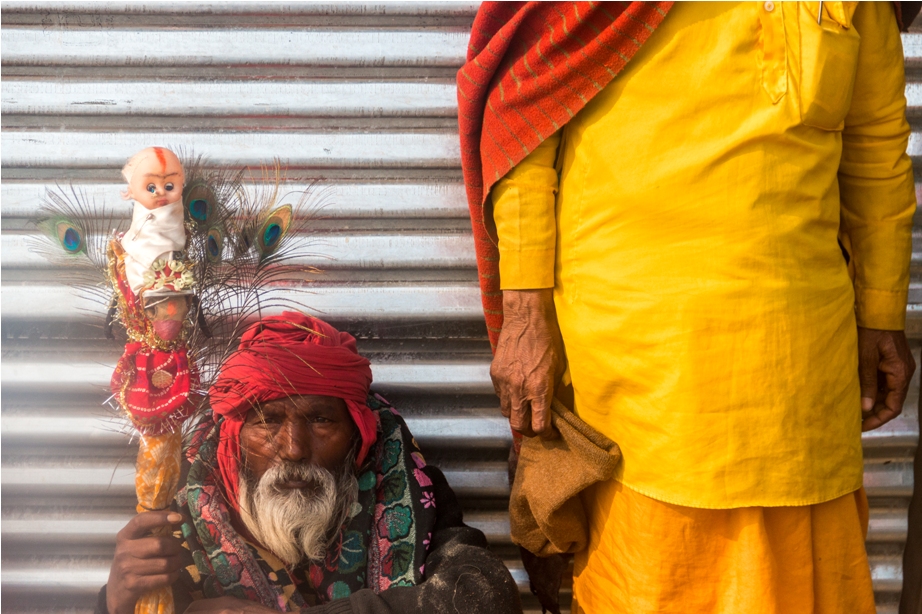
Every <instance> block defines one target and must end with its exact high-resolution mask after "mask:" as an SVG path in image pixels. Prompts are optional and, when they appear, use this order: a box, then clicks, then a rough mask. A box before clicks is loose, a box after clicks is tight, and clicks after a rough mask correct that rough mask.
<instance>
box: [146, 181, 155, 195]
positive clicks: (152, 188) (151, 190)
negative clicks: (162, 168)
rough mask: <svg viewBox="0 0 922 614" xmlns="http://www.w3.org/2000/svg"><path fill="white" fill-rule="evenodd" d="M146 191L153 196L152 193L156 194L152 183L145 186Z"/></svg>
mask: <svg viewBox="0 0 922 614" xmlns="http://www.w3.org/2000/svg"><path fill="white" fill-rule="evenodd" d="M147 191H148V192H150V193H151V194H154V193H156V192H157V186H155V185H154V184H152V183H148V184H147Z"/></svg>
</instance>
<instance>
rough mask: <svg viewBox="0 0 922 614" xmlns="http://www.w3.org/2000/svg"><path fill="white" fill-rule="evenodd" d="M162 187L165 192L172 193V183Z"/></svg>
mask: <svg viewBox="0 0 922 614" xmlns="http://www.w3.org/2000/svg"><path fill="white" fill-rule="evenodd" d="M163 187H164V188H165V189H166V191H167V192H172V191H173V184H172V183H168V184H166V185H165V186H163Z"/></svg>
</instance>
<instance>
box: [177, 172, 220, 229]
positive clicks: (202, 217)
mask: <svg viewBox="0 0 922 614" xmlns="http://www.w3.org/2000/svg"><path fill="white" fill-rule="evenodd" d="M183 202H184V203H185V205H186V213H187V214H188V217H189V219H190V220H192V221H193V222H195V224H196V225H197V226H199V227H207V226H208V225H210V224H212V223H213V222H214V219H213V218H214V212H215V210H216V209H215V203H216V198H215V193H214V191H213V190H212V189H211V187H209V186H208V184H207V183H205V182H204V181H196V182H194V183H192V184H190V185H189V187H187V188H186V189H185V190H184V193H183Z"/></svg>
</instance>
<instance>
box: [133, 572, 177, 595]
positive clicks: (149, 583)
mask: <svg viewBox="0 0 922 614" xmlns="http://www.w3.org/2000/svg"><path fill="white" fill-rule="evenodd" d="M177 580H179V570H177V571H174V572H172V573H164V574H157V575H153V576H136V577H135V578H133V579H132V581H131V582H130V586H129V587H127V588H128V589H129V590H131V592H133V593H137V594H144V593H147V592H150V591H152V590H156V589H158V588H164V587H167V586H171V585H172V584H173V583H174V582H176V581H177Z"/></svg>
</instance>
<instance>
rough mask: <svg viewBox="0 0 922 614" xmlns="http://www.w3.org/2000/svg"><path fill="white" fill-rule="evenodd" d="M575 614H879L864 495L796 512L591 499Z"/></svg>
mask: <svg viewBox="0 0 922 614" xmlns="http://www.w3.org/2000/svg"><path fill="white" fill-rule="evenodd" d="M586 495H587V496H585V501H586V502H587V508H586V509H587V512H589V515H590V516H591V517H592V518H593V522H592V525H591V528H590V536H589V547H588V548H587V549H586V550H584V551H583V552H580V553H579V554H577V555H576V561H575V571H574V587H573V591H574V601H576V602H577V603H578V606H576V605H575V606H574V607H573V608H572V612H573V614H585V613H590V614H620V613H630V614H692V613H697V612H707V613H708V614H743V613H746V614H749V613H757V614H874V612H875V605H874V591H873V588H872V586H871V573H870V570H869V568H868V559H867V555H866V553H865V549H864V540H865V536H866V533H867V526H868V502H867V497H866V496H865V494H864V489H861V490H858V491H856V492H854V493H850V494H848V495H845V496H843V497H839V498H837V499H833V500H832V501H827V502H826V503H818V504H816V505H806V506H797V507H764V508H763V507H744V508H736V509H729V510H707V509H698V508H691V507H682V506H678V505H672V504H669V503H662V502H660V501H656V500H655V499H651V498H649V497H646V496H644V495H642V494H640V493H638V492H635V491H632V490H631V489H630V488H627V487H625V486H623V485H622V484H620V483H618V482H614V481H610V482H605V483H602V484H597V485H596V486H594V487H593V488H592V489H591V490H590V491H588V492H587V493H586Z"/></svg>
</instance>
